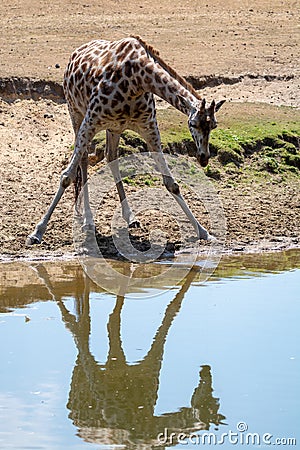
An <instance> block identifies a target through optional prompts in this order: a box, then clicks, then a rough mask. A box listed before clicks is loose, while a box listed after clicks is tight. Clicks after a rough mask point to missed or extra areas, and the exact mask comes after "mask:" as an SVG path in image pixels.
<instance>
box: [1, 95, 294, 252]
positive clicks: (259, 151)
mask: <svg viewBox="0 0 300 450" xmlns="http://www.w3.org/2000/svg"><path fill="white" fill-rule="evenodd" d="M0 108H1V120H2V122H1V124H0V128H1V129H0V131H1V141H2V144H3V149H4V150H3V152H2V153H1V166H0V184H1V186H0V189H1V192H2V202H1V205H0V214H1V217H2V221H1V224H0V253H1V254H2V257H3V258H4V259H7V258H20V257H22V258H24V257H25V258H39V257H58V256H59V257H61V256H64V255H73V254H74V249H73V235H72V222H73V193H72V189H70V190H69V191H67V192H66V194H65V196H64V198H63V200H62V201H61V203H60V204H59V206H58V208H57V209H56V211H55V212H54V214H53V217H52V218H51V221H50V223H49V227H48V229H47V232H46V234H45V236H44V241H43V242H42V244H40V245H38V246H36V247H34V248H30V249H27V248H26V247H25V245H24V243H25V240H26V236H27V235H28V234H29V233H30V232H32V230H33V228H34V226H35V224H36V222H37V221H39V219H40V217H41V216H42V214H43V213H44V211H45V210H46V208H47V206H48V205H49V203H50V201H51V198H52V196H53V194H54V192H55V190H56V188H57V185H58V182H59V176H60V172H61V170H62V169H63V168H64V167H65V166H66V164H67V161H68V158H69V156H70V154H71V149H70V147H71V144H72V140H73V133H72V129H71V125H70V121H69V117H68V113H67V108H66V105H65V104H58V103H56V102H53V101H52V100H46V99H42V100H39V101H34V100H17V101H14V102H12V103H7V102H4V101H2V102H1V104H0ZM159 108H160V109H159V112H158V121H159V124H160V129H161V134H162V141H163V145H164V149H165V151H167V152H168V153H170V154H172V155H173V156H174V158H179V159H180V161H181V160H182V159H183V158H187V159H188V161H189V164H191V165H192V167H193V170H194V171H195V173H198V172H199V173H200V172H201V171H202V170H203V169H202V168H201V167H200V166H199V165H198V164H197V162H196V159H195V158H194V157H193V144H192V142H191V139H190V137H189V134H188V132H187V127H186V118H185V117H184V116H183V115H181V114H180V113H177V112H176V111H175V110H173V109H172V108H167V109H166V108H165V107H164V105H160V106H159ZM218 119H219V127H218V129H217V130H214V131H213V132H212V136H211V150H212V153H213V156H212V158H211V160H210V163H209V166H208V167H207V168H206V169H205V170H204V173H205V174H206V175H205V176H206V177H207V180H208V182H210V183H212V184H213V186H214V189H215V190H216V192H217V195H218V199H219V200H220V202H221V203H222V205H223V210H224V215H225V218H226V224H227V226H226V228H227V234H226V241H225V246H224V248H223V251H224V252H225V253H230V252H260V251H270V250H284V249H288V248H298V247H299V246H300V238H299V236H300V233H299V223H300V208H299V205H300V177H299V144H298V142H299V141H298V139H299V135H300V126H299V124H300V111H299V110H297V109H294V108H290V107H275V106H270V105H266V104H257V103H255V104H251V103H244V104H243V103H230V102H227V103H226V104H225V105H224V106H223V108H222V110H221V111H220V113H219V117H218ZM98 143H99V144H98V145H100V146H101V145H103V141H102V139H101V136H100V137H98ZM121 149H122V150H123V151H124V152H125V151H129V152H136V151H140V150H144V144H143V142H142V141H141V140H140V139H139V138H137V136H135V135H132V134H131V133H126V134H125V135H124V138H123V140H122V142H121ZM183 153H185V156H183ZM187 154H188V155H189V156H187ZM179 159H178V161H179ZM96 170H97V167H91V168H90V175H91V176H92V175H93V174H94V173H95V171H96ZM124 182H125V186H126V190H127V193H128V194H129V195H130V194H133V193H134V192H137V191H138V190H139V189H142V188H143V186H144V187H145V186H146V187H147V188H148V187H149V188H151V187H155V188H162V189H164V188H163V187H162V184H161V180H160V178H159V177H156V176H154V177H151V174H150V175H149V176H148V178H146V179H145V178H144V179H138V178H135V177H134V176H133V177H131V178H130V177H127V178H126V179H124ZM181 189H182V192H183V194H184V196H185V198H186V200H187V202H188V204H189V206H190V208H191V209H192V211H193V213H194V215H195V216H196V217H197V218H198V220H199V221H200V222H201V224H203V225H204V226H206V227H208V228H209V217H208V214H207V212H206V211H205V208H204V207H203V204H201V202H199V199H197V198H195V196H194V195H193V193H192V192H190V191H189V189H187V188H186V187H185V186H181ZM117 206H118V199H117V194H116V193H115V192H113V191H111V192H110V195H109V198H108V199H106V201H105V204H104V206H103V209H102V210H101V211H100V214H99V217H97V218H96V222H97V230H98V242H99V244H100V245H102V248H104V249H105V252H106V254H107V256H115V255H116V252H115V248H114V246H113V245H112V244H113V243H112V237H111V228H110V221H111V218H112V216H113V213H114V211H115V209H116V207H117ZM138 218H139V220H140V222H141V228H140V229H137V230H131V234H132V239H133V242H134V245H137V247H138V248H139V249H140V250H145V248H147V245H146V244H145V242H148V240H149V235H150V234H151V232H152V231H153V230H155V229H157V228H160V229H162V230H163V231H164V232H165V233H166V235H167V242H168V249H169V250H171V251H176V249H177V248H178V245H179V244H180V242H178V235H177V234H176V224H175V223H174V224H173V223H172V221H170V218H168V217H167V216H166V217H165V218H164V217H163V216H161V215H156V214H152V215H151V214H150V216H149V213H147V212H145V213H141V214H140V215H139V217H138ZM145 245H146V246H145ZM207 248H208V247H207V244H206V243H204V242H201V243H200V251H203V252H205V251H206V250H207Z"/></svg>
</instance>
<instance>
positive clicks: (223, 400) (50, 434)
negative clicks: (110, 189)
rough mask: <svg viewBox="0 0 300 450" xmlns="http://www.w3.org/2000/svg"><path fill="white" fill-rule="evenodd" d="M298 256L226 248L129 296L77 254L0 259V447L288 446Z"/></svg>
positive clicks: (294, 420) (292, 421) (295, 376)
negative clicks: (212, 261)
mask: <svg viewBox="0 0 300 450" xmlns="http://www.w3.org/2000/svg"><path fill="white" fill-rule="evenodd" d="M154 266H155V265H154ZM299 267H300V252H299V251H298V252H297V251H290V252H285V253H278V254H273V255H271V254H270V255H258V256H253V255H248V256H244V257H239V258H238V257H236V258H225V259H222V261H221V263H220V265H219V267H218V269H217V270H216V271H215V273H214V275H213V276H212V277H211V279H210V280H209V281H207V282H206V283H200V282H199V281H197V280H199V277H198V274H197V271H192V272H190V274H189V275H188V276H187V278H186V279H185V281H184V282H183V283H181V286H179V287H173V288H171V289H167V288H166V287H164V286H162V287H161V294H160V295H156V296H154V297H153V296H151V297H147V296H143V297H141V298H138V297H136V298H132V297H126V295H125V297H124V296H121V295H119V296H116V295H113V294H108V293H105V292H103V291H102V290H101V288H99V287H97V286H96V285H95V284H93V283H92V282H90V281H89V280H88V279H87V278H86V277H85V276H84V273H83V271H82V269H81V267H80V265H79V264H78V263H76V262H59V263H58V262H56V263H53V262H45V263H32V264H29V263H22V262H19V263H6V264H2V265H1V266H0V286H1V288H0V289H1V290H0V354H1V366H0V367H1V369H0V370H1V371H0V448H1V449H5V450H6V449H14V450H16V449H20V450H21V449H30V450H34V449H49V450H50V449H51V450H52V449H53V450H58V449H59V450H61V449H68V448H70V449H88V448H90V449H117V448H127V449H151V448H159V449H164V448H176V449H186V448H188V449H193V448H201V446H202V447H203V446H206V448H209V447H210V446H215V447H219V446H220V447H221V448H231V447H232V448H241V449H242V448H245V447H246V448H264V447H267V446H269V445H273V446H277V445H279V441H276V439H281V441H280V444H281V445H285V447H289V448H290V447H292V448H299V446H300V444H299V442H300V436H299V433H300V432H299V424H298V420H299V406H300V405H299V403H300V400H299V385H300V383H299V342H300V339H299V338H300V336H299V335H300V331H299V300H300V295H299V282H300V270H299ZM153 270H155V267H154V269H153ZM288 439H293V440H290V441H289V440H288ZM295 440H296V445H293V444H295Z"/></svg>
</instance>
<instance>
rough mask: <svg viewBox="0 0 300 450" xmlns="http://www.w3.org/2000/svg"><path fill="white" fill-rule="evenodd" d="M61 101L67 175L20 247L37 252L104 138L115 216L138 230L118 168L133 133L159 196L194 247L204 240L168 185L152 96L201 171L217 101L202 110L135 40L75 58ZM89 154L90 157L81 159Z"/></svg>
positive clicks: (87, 221) (88, 47) (102, 44)
mask: <svg viewBox="0 0 300 450" xmlns="http://www.w3.org/2000/svg"><path fill="white" fill-rule="evenodd" d="M63 86H64V93H65V97H66V101H67V105H68V110H69V113H70V117H71V122H72V125H73V129H74V133H75V146H74V151H73V154H72V156H71V159H70V162H69V164H68V166H67V168H66V169H65V170H64V171H63V172H62V173H61V177H60V184H59V187H58V190H57V192H56V194H55V196H54V198H53V200H52V203H51V205H50V206H49V208H48V210H47V212H46V214H45V215H44V217H43V218H42V220H41V221H40V222H39V223H38V224H37V226H36V228H35V230H34V232H33V233H32V234H31V235H29V236H28V238H27V241H26V244H27V245H32V244H39V243H40V242H41V240H42V237H43V235H44V233H45V231H46V227H47V224H48V222H49V220H50V217H51V215H52V213H53V211H54V209H55V207H56V205H57V204H58V202H59V201H60V199H61V197H62V196H63V194H64V191H65V189H66V188H67V187H68V186H70V184H71V183H72V182H76V179H78V177H79V175H80V178H81V180H82V183H83V185H84V184H85V183H86V181H87V167H88V163H89V162H93V163H97V162H99V161H100V160H101V159H103V156H102V155H97V154H91V148H90V142H91V140H92V139H93V137H94V135H95V134H96V133H98V132H99V131H101V130H106V149H105V156H106V160H107V162H108V163H111V164H110V167H111V170H112V174H113V177H114V180H115V183H116V187H117V191H118V194H119V198H120V202H121V206H122V215H123V218H124V219H125V221H126V222H127V224H128V226H129V227H137V226H139V223H138V221H137V220H136V218H135V216H134V214H133V212H132V211H131V209H130V207H129V204H128V202H127V198H126V194H125V190H124V186H123V183H122V179H121V175H120V170H119V165H118V144H119V139H120V135H121V133H122V132H123V131H124V130H125V129H131V130H133V131H136V132H138V133H139V134H140V135H141V136H142V138H144V140H145V141H146V143H147V145H148V148H149V150H150V152H151V154H152V156H153V158H154V161H155V163H156V165H157V167H158V169H159V171H160V172H161V174H162V178H163V183H164V185H165V187H166V189H167V190H168V191H169V192H170V193H171V194H172V195H173V197H174V198H175V200H176V201H177V203H178V204H179V205H180V207H181V208H182V210H183V211H184V213H185V214H186V216H187V218H188V219H189V221H190V222H191V224H192V225H193V227H194V229H195V230H196V233H197V236H198V238H199V239H204V240H209V239H210V238H212V237H211V236H210V235H209V233H208V231H207V230H206V229H205V228H203V227H202V226H201V225H200V223H199V222H198V221H197V220H196V218H195V217H194V215H193V214H192V212H191V210H190V209H189V207H188V206H187V204H186V203H185V201H184V198H183V197H182V195H181V193H180V190H179V186H178V184H177V183H176V181H175V180H174V178H173V177H172V174H171V171H170V169H169V168H168V166H167V163H166V161H165V158H164V155H163V153H162V149H161V140H160V133H159V129H158V124H157V120H156V109H155V100H154V95H157V96H159V97H161V98H162V99H164V100H166V101H167V102H168V103H169V104H171V105H172V106H174V107H175V108H176V109H178V110H179V111H181V112H182V113H183V114H185V115H186V116H188V126H189V130H190V132H191V135H192V137H193V139H194V141H195V144H196V148H197V153H196V158H197V160H198V161H199V163H200V165H201V166H203V167H205V166H206V165H207V164H208V160H209V157H210V153H209V142H208V141H209V136H210V132H211V130H212V129H214V128H216V126H217V121H216V117H215V113H216V112H217V111H218V110H219V109H220V107H221V106H222V104H223V103H224V101H225V100H222V101H220V102H218V103H215V101H214V100H213V101H212V102H211V104H210V105H209V106H207V105H206V101H205V99H204V98H201V96H200V95H199V94H198V93H197V92H196V91H195V89H194V88H193V87H192V86H191V85H190V84H189V83H188V82H187V81H186V80H185V79H184V78H183V77H181V76H180V75H179V74H178V73H177V72H176V71H175V70H174V69H173V68H171V67H170V66H169V65H168V64H167V63H166V62H165V61H163V59H162V58H161V57H160V56H159V52H158V51H157V50H156V49H154V48H153V47H152V46H150V45H148V44H147V43H146V42H145V41H144V40H143V39H142V38H140V37H139V36H130V37H126V38H123V39H121V40H117V41H105V40H93V41H91V42H89V43H87V44H84V45H82V46H81V47H79V48H78V49H77V50H75V51H74V52H73V53H72V55H71V57H70V60H69V63H68V65H67V67H66V70H65V74H64V83H63ZM89 153H90V154H89ZM83 226H84V227H86V229H94V222H93V217H92V213H91V210H90V207H89V201H88V193H87V190H86V189H84V221H83Z"/></svg>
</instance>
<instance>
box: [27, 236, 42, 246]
mask: <svg viewBox="0 0 300 450" xmlns="http://www.w3.org/2000/svg"><path fill="white" fill-rule="evenodd" d="M40 243H41V241H40V240H39V238H37V237H36V236H28V237H27V239H26V241H25V245H26V247H31V245H36V244H40Z"/></svg>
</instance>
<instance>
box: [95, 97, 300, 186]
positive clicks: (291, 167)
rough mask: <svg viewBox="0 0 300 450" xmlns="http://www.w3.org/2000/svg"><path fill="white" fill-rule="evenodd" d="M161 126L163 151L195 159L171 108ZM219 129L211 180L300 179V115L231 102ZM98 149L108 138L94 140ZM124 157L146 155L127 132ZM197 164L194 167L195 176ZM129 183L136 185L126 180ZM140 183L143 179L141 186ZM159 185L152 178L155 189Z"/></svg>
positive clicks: (213, 139) (143, 147)
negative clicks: (245, 177)
mask: <svg viewBox="0 0 300 450" xmlns="http://www.w3.org/2000/svg"><path fill="white" fill-rule="evenodd" d="M157 116H158V123H159V127H160V132H161V141H162V146H163V149H164V151H166V152H169V153H177V154H178V153H179V154H180V153H181V154H188V155H190V156H195V145H194V143H193V140H192V138H191V135H190V133H189V130H188V127H187V119H186V118H185V116H183V115H182V114H180V113H179V112H177V111H176V110H174V109H173V108H168V109H164V110H158V114H157ZM218 120H219V126H218V128H217V129H216V130H213V132H212V133H211V138H210V150H211V154H212V158H211V159H210V162H209V165H208V166H207V167H206V168H205V170H204V172H205V174H206V175H207V176H208V177H211V178H213V179H215V180H220V179H222V177H224V176H225V177H226V178H227V177H233V178H234V177H236V176H237V175H238V174H240V173H241V172H244V173H248V174H249V175H250V174H251V177H253V176H259V174H260V173H261V174H269V175H272V174H283V175H284V176H285V177H286V176H299V175H300V149H299V142H300V111H299V110H296V109H293V108H288V107H275V106H270V105H265V104H249V103H245V104H242V103H240V104H238V103H227V104H225V106H224V107H223V108H222V109H221V111H220V112H219V114H218ZM95 143H96V146H97V147H98V148H104V146H105V134H103V133H100V134H98V135H97V136H96V138H95ZM119 148H120V153H121V154H124V153H128V152H129V153H133V152H140V151H145V150H146V145H145V142H144V141H143V140H142V139H141V138H140V137H139V135H138V134H136V133H134V132H131V131H126V132H125V133H124V134H123V135H122V137H121V140H120V146H119ZM197 169H198V163H196V162H195V171H197ZM124 181H125V182H126V183H129V184H132V183H136V182H137V180H133V179H132V178H131V177H126V179H125V180H124ZM140 181H141V180H139V182H140ZM155 181H156V180H154V181H153V180H151V179H150V178H148V179H147V180H144V182H145V184H148V185H149V186H151V185H152V184H153V183H155Z"/></svg>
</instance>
